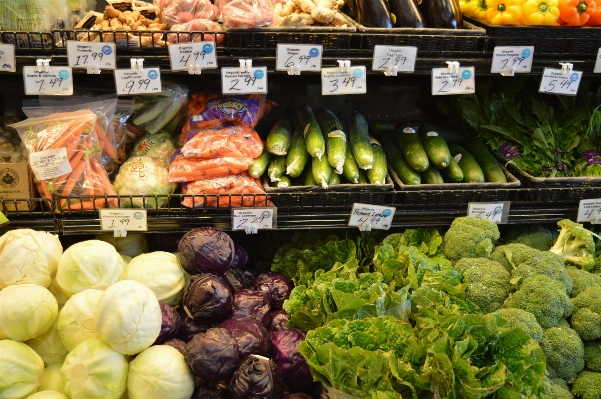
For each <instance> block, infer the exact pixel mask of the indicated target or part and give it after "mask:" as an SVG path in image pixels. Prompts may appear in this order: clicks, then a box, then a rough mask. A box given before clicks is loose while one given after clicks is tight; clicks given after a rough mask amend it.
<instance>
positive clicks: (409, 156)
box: [396, 123, 430, 172]
mask: <svg viewBox="0 0 601 399" xmlns="http://www.w3.org/2000/svg"><path fill="white" fill-rule="evenodd" d="M396 141H397V144H398V145H399V147H400V149H401V153H402V154H403V156H404V157H405V160H406V161H407V163H408V164H409V166H411V168H412V169H413V170H414V171H416V172H423V171H424V170H426V169H428V167H429V166H430V161H428V155H427V154H426V151H425V150H424V146H423V145H422V141H421V140H420V139H419V136H418V135H417V133H416V132H415V129H413V128H412V127H410V126H407V125H406V124H404V123H397V125H396Z"/></svg>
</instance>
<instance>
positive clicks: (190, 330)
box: [177, 316, 215, 342]
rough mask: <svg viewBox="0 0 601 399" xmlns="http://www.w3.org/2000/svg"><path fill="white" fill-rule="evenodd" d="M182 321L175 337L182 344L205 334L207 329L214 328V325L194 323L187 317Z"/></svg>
mask: <svg viewBox="0 0 601 399" xmlns="http://www.w3.org/2000/svg"><path fill="white" fill-rule="evenodd" d="M183 320H184V321H183V322H182V328H181V329H180V331H179V334H178V336H177V337H178V338H179V339H181V340H182V341H184V342H190V341H191V340H192V338H194V336H195V335H196V334H199V333H203V332H206V331H207V330H208V329H209V328H212V327H214V326H215V324H214V323H206V324H205V323H195V322H194V320H192V319H191V318H189V317H188V316H185V317H184V318H183Z"/></svg>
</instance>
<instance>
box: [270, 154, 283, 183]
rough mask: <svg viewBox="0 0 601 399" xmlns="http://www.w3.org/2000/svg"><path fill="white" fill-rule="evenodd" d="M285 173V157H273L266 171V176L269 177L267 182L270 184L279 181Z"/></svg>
mask: <svg viewBox="0 0 601 399" xmlns="http://www.w3.org/2000/svg"><path fill="white" fill-rule="evenodd" d="M285 173H286V157H274V158H273V159H272V160H271V163H270V164H269V169H268V170H267V176H269V180H270V181H271V182H272V183H273V182H276V181H280V177H282V176H284V174H285Z"/></svg>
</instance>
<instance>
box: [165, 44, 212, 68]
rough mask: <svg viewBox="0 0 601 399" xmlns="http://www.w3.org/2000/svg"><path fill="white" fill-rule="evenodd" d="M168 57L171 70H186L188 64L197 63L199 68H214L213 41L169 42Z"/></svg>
mask: <svg viewBox="0 0 601 399" xmlns="http://www.w3.org/2000/svg"><path fill="white" fill-rule="evenodd" d="M169 59H170V60H171V70H172V71H187V70H188V68H189V67H190V65H192V66H196V65H198V66H199V67H200V69H215V68H217V54H216V51H215V42H198V43H180V44H170V45H169Z"/></svg>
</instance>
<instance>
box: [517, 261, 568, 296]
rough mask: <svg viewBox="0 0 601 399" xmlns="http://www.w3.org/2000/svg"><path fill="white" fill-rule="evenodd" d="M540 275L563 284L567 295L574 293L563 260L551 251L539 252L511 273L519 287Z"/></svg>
mask: <svg viewBox="0 0 601 399" xmlns="http://www.w3.org/2000/svg"><path fill="white" fill-rule="evenodd" d="M539 274H544V275H545V276H549V277H551V278H552V279H553V280H555V281H559V282H560V283H562V284H563V285H564V287H565V289H566V294H568V295H570V293H571V292H572V284H573V283H572V279H571V278H570V276H569V275H568V272H567V271H566V268H565V265H564V263H563V259H562V258H561V256H559V255H557V254H554V253H553V252H549V251H544V252H539V253H538V254H537V255H536V256H533V257H531V258H530V259H528V260H526V261H524V262H523V263H520V264H519V265H518V266H517V267H516V268H515V269H513V271H512V272H511V282H512V283H514V284H516V285H517V286H518V287H519V284H520V282H521V281H523V280H524V279H526V278H528V277H533V276H536V275H539Z"/></svg>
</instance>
